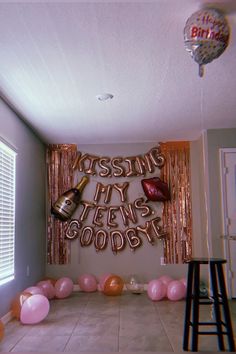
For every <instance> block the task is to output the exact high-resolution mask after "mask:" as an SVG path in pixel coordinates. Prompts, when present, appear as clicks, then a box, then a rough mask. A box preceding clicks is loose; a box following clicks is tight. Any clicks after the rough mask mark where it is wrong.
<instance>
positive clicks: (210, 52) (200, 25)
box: [184, 9, 230, 77]
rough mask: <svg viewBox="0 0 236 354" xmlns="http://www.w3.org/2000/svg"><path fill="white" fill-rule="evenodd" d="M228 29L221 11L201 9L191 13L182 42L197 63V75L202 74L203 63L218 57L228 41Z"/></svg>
mask: <svg viewBox="0 0 236 354" xmlns="http://www.w3.org/2000/svg"><path fill="white" fill-rule="evenodd" d="M229 34H230V29H229V25H228V22H227V20H226V19H225V17H224V16H223V14H222V13H221V12H219V11H218V10H215V9H203V10H200V11H197V12H195V13H194V14H192V15H191V16H190V17H189V19H188V20H187V22H186V25H185V27H184V44H185V48H186V50H187V51H188V52H190V54H191V56H192V58H193V59H194V60H195V61H196V62H197V63H198V65H199V76H200V77H202V76H203V65H205V64H208V63H210V62H211V61H212V60H214V59H216V58H218V57H219V56H220V55H221V54H222V53H223V52H224V50H225V49H226V47H227V46H228V42H229Z"/></svg>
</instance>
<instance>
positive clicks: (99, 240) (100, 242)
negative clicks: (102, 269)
mask: <svg viewBox="0 0 236 354" xmlns="http://www.w3.org/2000/svg"><path fill="white" fill-rule="evenodd" d="M107 243H108V235H107V232H106V231H105V230H98V231H97V232H96V234H95V240H94V246H95V248H96V250H97V251H102V250H104V249H105V248H106V247H107Z"/></svg>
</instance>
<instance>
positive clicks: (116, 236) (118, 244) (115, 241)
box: [110, 230, 125, 254]
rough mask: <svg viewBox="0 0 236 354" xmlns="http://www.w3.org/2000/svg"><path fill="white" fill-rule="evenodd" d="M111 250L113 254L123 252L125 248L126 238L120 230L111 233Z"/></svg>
mask: <svg viewBox="0 0 236 354" xmlns="http://www.w3.org/2000/svg"><path fill="white" fill-rule="evenodd" d="M110 237H111V249H112V252H113V253H115V254H116V253H117V252H119V251H122V250H123V249H124V247H125V237H124V235H123V234H122V232H121V231H119V230H114V231H111V233H110Z"/></svg>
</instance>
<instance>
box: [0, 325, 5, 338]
mask: <svg viewBox="0 0 236 354" xmlns="http://www.w3.org/2000/svg"><path fill="white" fill-rule="evenodd" d="M4 332H5V327H4V324H3V323H2V321H0V342H1V341H2V339H3V337H4Z"/></svg>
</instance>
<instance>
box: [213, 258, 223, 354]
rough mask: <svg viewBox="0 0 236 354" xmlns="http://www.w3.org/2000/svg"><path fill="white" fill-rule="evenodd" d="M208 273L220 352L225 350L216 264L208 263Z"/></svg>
mask: <svg viewBox="0 0 236 354" xmlns="http://www.w3.org/2000/svg"><path fill="white" fill-rule="evenodd" d="M210 273H211V285H212V292H213V300H214V302H213V304H214V311H215V321H216V328H217V338H218V347H219V349H220V350H221V351H224V350H225V346H224V338H223V333H222V332H223V328H222V319H221V312H220V302H219V294H218V286H217V277H216V264H215V263H213V262H210Z"/></svg>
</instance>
